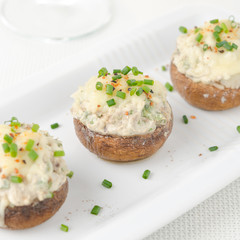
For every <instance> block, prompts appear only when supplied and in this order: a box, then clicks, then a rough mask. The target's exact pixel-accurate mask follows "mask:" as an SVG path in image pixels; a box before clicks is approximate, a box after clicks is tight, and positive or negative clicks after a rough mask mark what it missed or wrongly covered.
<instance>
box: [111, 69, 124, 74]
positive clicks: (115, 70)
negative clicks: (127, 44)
mask: <svg viewBox="0 0 240 240" xmlns="http://www.w3.org/2000/svg"><path fill="white" fill-rule="evenodd" d="M121 72H122V71H121V69H113V73H121Z"/></svg>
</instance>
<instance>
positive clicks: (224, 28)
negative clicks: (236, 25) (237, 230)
mask: <svg viewBox="0 0 240 240" xmlns="http://www.w3.org/2000/svg"><path fill="white" fill-rule="evenodd" d="M221 27H222V29H223V31H224V32H225V33H228V28H227V25H226V24H225V23H221Z"/></svg>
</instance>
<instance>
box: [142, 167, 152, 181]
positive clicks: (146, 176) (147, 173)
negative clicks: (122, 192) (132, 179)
mask: <svg viewBox="0 0 240 240" xmlns="http://www.w3.org/2000/svg"><path fill="white" fill-rule="evenodd" d="M150 173H151V171H150V170H148V169H147V170H145V171H144V172H143V175H142V178H144V179H148V177H149V175H150Z"/></svg>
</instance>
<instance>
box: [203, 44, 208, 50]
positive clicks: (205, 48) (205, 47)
mask: <svg viewBox="0 0 240 240" xmlns="http://www.w3.org/2000/svg"><path fill="white" fill-rule="evenodd" d="M207 49H208V45H207V44H206V43H205V44H203V51H207Z"/></svg>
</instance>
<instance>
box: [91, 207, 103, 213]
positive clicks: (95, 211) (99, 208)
mask: <svg viewBox="0 0 240 240" xmlns="http://www.w3.org/2000/svg"><path fill="white" fill-rule="evenodd" d="M100 210H101V207H99V206H98V205H95V206H94V207H93V209H92V211H91V214H94V215H98V213H99V212H100Z"/></svg>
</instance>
